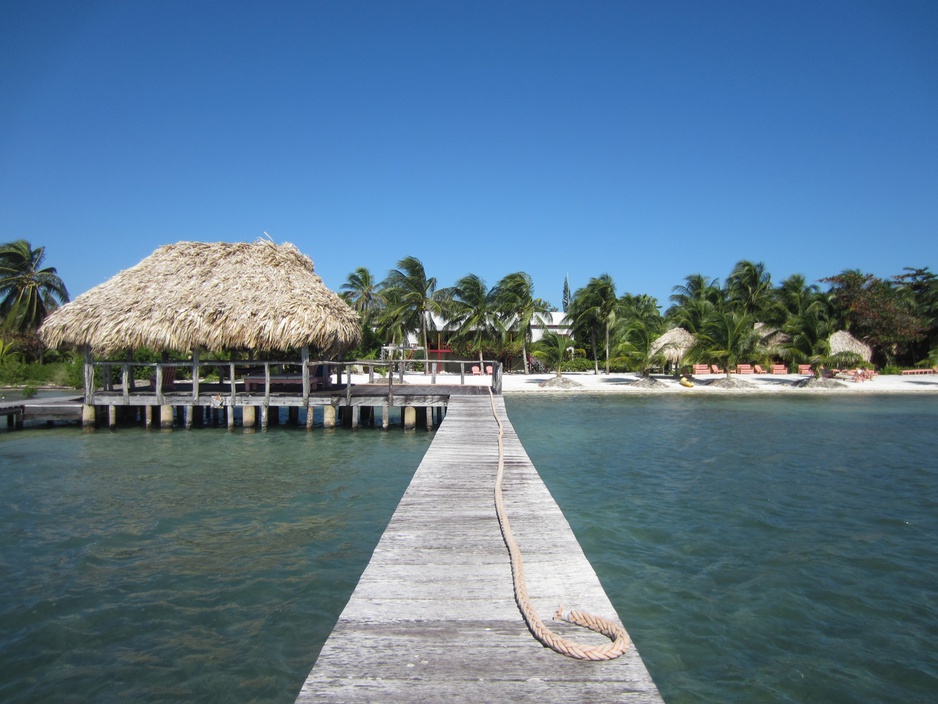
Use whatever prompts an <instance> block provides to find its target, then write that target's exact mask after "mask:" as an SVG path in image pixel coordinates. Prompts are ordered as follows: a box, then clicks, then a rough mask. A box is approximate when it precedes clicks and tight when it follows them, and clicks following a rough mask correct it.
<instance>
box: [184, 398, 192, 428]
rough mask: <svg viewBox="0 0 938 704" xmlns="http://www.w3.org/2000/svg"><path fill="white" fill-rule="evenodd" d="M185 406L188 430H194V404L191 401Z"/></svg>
mask: <svg viewBox="0 0 938 704" xmlns="http://www.w3.org/2000/svg"><path fill="white" fill-rule="evenodd" d="M183 408H184V409H185V414H186V430H192V423H193V418H192V415H193V413H194V412H195V408H194V407H193V406H192V404H191V403H190V404H187V405H186V406H184V407H183Z"/></svg>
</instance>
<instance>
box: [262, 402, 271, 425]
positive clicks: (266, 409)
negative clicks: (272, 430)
mask: <svg viewBox="0 0 938 704" xmlns="http://www.w3.org/2000/svg"><path fill="white" fill-rule="evenodd" d="M269 422H270V406H268V405H267V404H266V403H265V404H264V405H262V406H261V430H267V425H268V423H269Z"/></svg>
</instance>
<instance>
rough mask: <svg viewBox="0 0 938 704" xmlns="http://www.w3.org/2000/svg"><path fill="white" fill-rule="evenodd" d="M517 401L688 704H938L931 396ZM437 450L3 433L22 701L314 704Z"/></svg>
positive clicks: (937, 525)
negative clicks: (378, 548) (391, 523)
mask: <svg viewBox="0 0 938 704" xmlns="http://www.w3.org/2000/svg"><path fill="white" fill-rule="evenodd" d="M507 404H508V410H509V414H510V417H511V419H512V423H513V424H514V426H515V428H516V429H517V430H518V432H519V434H520V436H521V438H522V441H523V442H524V444H525V447H526V448H527V450H528V452H529V454H530V455H531V457H532V459H534V461H535V463H536V465H537V466H538V469H539V471H540V472H541V474H542V476H543V477H544V479H545V481H546V482H547V484H548V486H549V487H550V488H551V491H552V492H553V493H554V496H555V497H556V498H557V500H558V502H559V503H560V505H561V507H562V508H563V509H564V511H565V513H566V514H567V517H568V519H569V520H570V522H571V524H572V525H573V527H574V530H575V531H576V533H577V535H578V537H579V538H580V541H581V543H582V544H583V546H584V549H585V550H586V553H587V555H588V556H589V558H590V560H591V561H592V562H593V564H594V566H595V567H596V570H597V573H598V574H599V576H600V579H601V580H602V581H603V584H604V586H605V588H606V590H607V592H608V593H609V595H610V597H611V598H612V600H613V603H614V604H615V605H616V608H617V610H618V612H619V614H620V615H621V616H622V618H623V620H624V621H625V623H626V625H627V627H628V628H629V631H630V632H631V634H632V636H633V638H634V639H635V640H636V642H637V643H638V646H639V648H640V650H641V653H642V655H643V657H644V659H645V661H646V663H647V664H648V666H649V669H650V670H651V672H652V675H653V676H654V678H655V681H656V682H657V683H658V685H659V687H660V689H661V691H662V693H663V694H664V696H665V698H666V701H668V702H669V704H676V703H678V702H740V703H741V702H874V701H875V702H900V701H901V702H932V701H935V700H936V695H938V655H936V654H938V548H936V545H935V541H936V538H938V462H936V460H935V454H936V452H935V451H936V449H938V441H936V439H935V428H936V421H938V403H936V402H935V401H934V400H932V399H922V398H916V397H874V398H856V397H850V398H846V399H844V398H819V399H813V398H811V399H805V398H798V399H784V398H781V399H780V398H776V397H773V398H771V399H751V398H729V397H726V398H719V399H686V398H683V397H681V398H659V397H643V398H635V397H627V398H609V397H571V396H564V397H563V400H562V401H560V402H558V400H557V398H556V397H554V398H545V397H531V398H529V397H522V398H518V397H509V398H508V400H507ZM431 439H432V435H431V434H427V433H424V432H418V433H406V434H405V433H403V432H401V431H400V430H399V429H397V430H391V431H390V432H387V433H385V432H382V431H380V430H375V431H371V430H360V431H358V432H357V433H353V432H350V431H336V432H324V431H322V430H317V431H314V432H312V433H306V432H305V431H303V430H296V429H288V428H278V429H274V430H271V431H270V432H268V433H255V434H244V433H241V432H240V431H238V432H235V433H228V432H226V431H225V430H224V429H204V430H196V431H190V432H185V431H179V430H177V431H176V432H174V433H160V432H153V433H146V432H144V431H142V430H137V429H121V430H119V431H117V432H116V433H109V432H106V431H98V432H96V433H93V434H83V433H81V431H79V430H77V429H72V428H57V429H52V430H45V429H34V430H28V431H26V432H17V433H5V432H0V497H2V501H0V575H2V579H3V582H2V584H3V588H4V597H3V599H2V600H0V701H3V702H46V701H57V702H86V701H96V702H124V701H141V702H156V701H160V702H173V701H178V702H183V701H185V702H190V701H199V702H203V701H204V702H213V701H217V702H226V703H227V702H253V701H257V702H292V701H293V699H294V698H295V696H296V693H297V691H298V690H299V687H300V686H301V684H302V682H303V680H304V678H305V677H306V674H307V672H308V670H309V668H310V666H311V665H312V663H313V661H314V660H315V657H316V655H317V654H318V652H319V649H320V648H321V646H322V643H323V642H324V641H325V639H326V637H327V636H328V634H329V632H330V631H331V629H332V626H333V624H334V622H335V619H336V618H337V617H338V615H339V613H340V612H341V609H342V607H343V606H344V604H345V602H346V600H347V599H348V596H349V595H350V594H351V592H352V590H353V589H354V586H355V584H356V582H357V580H358V577H359V575H360V573H361V571H362V570H363V569H364V566H365V564H366V563H367V560H368V558H369V556H370V553H371V551H372V549H373V547H374V545H375V544H376V543H377V541H378V539H379V537H380V534H381V532H382V530H383V529H384V527H385V525H386V524H387V521H388V519H389V518H390V516H391V514H392V513H393V510H394V507H395V506H396V504H397V501H398V500H399V498H400V496H401V494H402V493H403V491H404V489H405V488H406V485H407V483H408V481H409V480H410V477H411V476H412V474H413V472H414V470H415V469H416V467H417V465H418V464H419V461H420V458H421V457H422V456H423V453H424V452H425V450H426V448H427V446H428V445H429V442H430V440H431Z"/></svg>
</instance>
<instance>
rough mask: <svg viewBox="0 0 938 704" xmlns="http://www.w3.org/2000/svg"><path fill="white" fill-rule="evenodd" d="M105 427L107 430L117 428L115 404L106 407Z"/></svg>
mask: <svg viewBox="0 0 938 704" xmlns="http://www.w3.org/2000/svg"><path fill="white" fill-rule="evenodd" d="M107 427H108V429H109V430H116V429H117V406H108V407H107Z"/></svg>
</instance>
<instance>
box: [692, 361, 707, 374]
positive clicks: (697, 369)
mask: <svg viewBox="0 0 938 704" xmlns="http://www.w3.org/2000/svg"><path fill="white" fill-rule="evenodd" d="M709 373H710V367H709V366H708V365H706V364H695V365H694V375H695V376H696V375H697V374H709Z"/></svg>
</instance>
